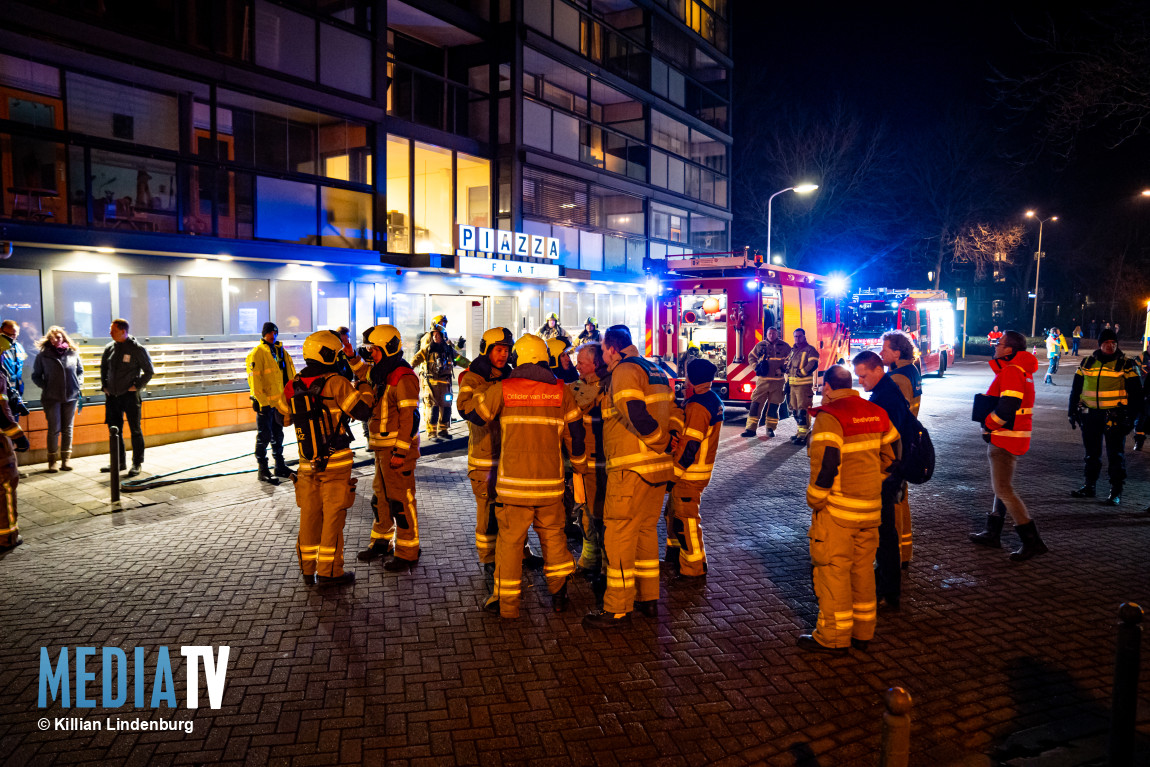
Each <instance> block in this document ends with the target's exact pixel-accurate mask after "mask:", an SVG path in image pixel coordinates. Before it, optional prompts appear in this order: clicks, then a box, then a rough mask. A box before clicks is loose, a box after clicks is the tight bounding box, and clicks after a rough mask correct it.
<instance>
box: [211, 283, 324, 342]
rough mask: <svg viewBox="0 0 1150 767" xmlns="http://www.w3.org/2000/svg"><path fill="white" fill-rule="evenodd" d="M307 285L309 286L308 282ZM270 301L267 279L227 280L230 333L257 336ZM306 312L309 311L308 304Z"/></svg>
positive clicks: (265, 319) (267, 316)
mask: <svg viewBox="0 0 1150 767" xmlns="http://www.w3.org/2000/svg"><path fill="white" fill-rule="evenodd" d="M308 285H309V287H310V283H309V284H308ZM309 292H310V291H309ZM270 303H271V302H270V293H269V292H268V281H267V280H240V279H234V278H233V279H230V280H228V316H229V318H230V322H229V324H228V329H229V330H230V331H231V332H230V334H231V335H233V336H250V335H257V336H258V335H259V334H260V330H262V329H263V326H264V323H265V322H267V321H268V318H269V314H270V312H269V309H268V307H269V304H270ZM309 303H310V302H309ZM308 313H309V314H310V313H311V312H310V306H309V312H308ZM276 324H277V325H278V324H279V323H276Z"/></svg>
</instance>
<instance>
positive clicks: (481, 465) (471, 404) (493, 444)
mask: <svg viewBox="0 0 1150 767" xmlns="http://www.w3.org/2000/svg"><path fill="white" fill-rule="evenodd" d="M514 345H515V339H514V338H513V337H512V336H511V331H510V330H508V329H507V328H491V329H490V330H487V331H485V332H484V333H483V336H482V337H481V338H480V339H479V354H480V356H478V357H476V358H475V360H474V361H473V362H472V363H471V364H470V365H469V366H468V367H467V370H464V371H463V372H462V373H460V375H459V399H458V402H457V404H458V406H459V415H461V416H463V418H464V419H465V420H466V421H467V426H468V431H469V434H468V439H467V477H468V479H470V480H471V492H472V493H473V494H474V495H475V549H476V551H477V552H478V554H479V564H480V566H481V567H482V568H483V573H484V579H485V580H486V581H487V585H488V591H491V590H492V588H493V584H494V577H495V542H496V540H497V538H498V535H499V524H498V520H497V519H496V516H495V499H496V495H495V478H496V469H497V467H498V466H499V436H500V432H499V427H498V425H496V424H488V423H486V422H484V423H479V422H477V419H475V418H474V417H473V413H474V412H475V404H476V403H477V402H478V399H477V398H478V396H479V395H480V394H483V392H485V391H487V390H488V389H490V388H491V385H492V384H493V383H495V382H496V381H501V380H503V379H505V378H507V376H508V375H509V374H510V373H511V364H510V357H511V348H512V347H513V346H514ZM523 566H524V567H528V568H531V569H538V568H540V567H542V566H543V558H542V557H540V556H538V555H537V554H535V553H534V552H532V551H531V549H530V548H529V546H528V544H527V542H526V541H524V543H523Z"/></svg>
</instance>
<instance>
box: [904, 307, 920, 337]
mask: <svg viewBox="0 0 1150 767" xmlns="http://www.w3.org/2000/svg"><path fill="white" fill-rule="evenodd" d="M902 330H903V332H905V333H917V332H918V319H917V318H916V317H915V316H914V312H912V311H911V310H910V309H903V310H902Z"/></svg>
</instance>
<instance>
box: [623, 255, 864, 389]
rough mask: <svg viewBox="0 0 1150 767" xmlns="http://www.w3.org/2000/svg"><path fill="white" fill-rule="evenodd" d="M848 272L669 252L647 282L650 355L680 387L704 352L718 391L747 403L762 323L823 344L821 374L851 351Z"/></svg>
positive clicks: (752, 386) (820, 347)
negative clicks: (844, 306)
mask: <svg viewBox="0 0 1150 767" xmlns="http://www.w3.org/2000/svg"><path fill="white" fill-rule="evenodd" d="M845 292H846V280H845V278H841V277H839V278H836V277H824V276H821V275H817V274H811V273H810V272H802V271H799V270H797V269H788V268H785V267H781V266H771V265H764V264H761V263H759V262H757V261H756V260H755V259H752V258H750V257H748V256H747V255H746V254H745V253H741V252H735V253H709V254H695V255H689V256H678V257H677V256H671V257H668V258H667V259H666V270H665V271H662V272H659V273H657V274H652V275H650V276H649V277H648V281H647V294H648V296H647V321H646V324H647V332H646V349H645V353H646V356H647V357H649V358H650V359H652V360H655V361H656V362H657V363H658V364H659V365H660V366H661V367H662V368H663V370H664V372H666V373H667V375H668V376H669V377H671V378H673V379H675V391H676V393H680V392H681V391H682V389H683V380H684V379H685V377H686V366H687V363H688V362H690V361H691V359H693V358H695V357H701V358H703V359H706V360H709V361H710V362H712V363H713V364H714V365H715V367H716V368H718V371H719V372H718V374H717V375H716V380H715V384H714V387H713V391H714V392H715V393H716V394H718V395H719V397H721V398H722V400H723V401H724V402H725V403H727V404H728V405H741V406H744V407H749V405H750V400H751V393H752V392H753V391H754V389H755V370H754V368H753V367H752V366H751V365H750V363H749V362H748V361H747V355H748V354H750V351H751V349H753V348H754V347H755V344H757V343H758V342H759V341H761V340H763V334H764V332H765V328H769V327H772V326H773V327H776V328H778V329H779V335H780V338H782V339H783V340H784V341H787V342H788V343H790V342H791V341H792V333H793V332H794V331H795V330H796V329H798V328H802V329H804V330H805V331H806V334H807V343H809V344H811V345H812V346H814V347H815V348H816V349H818V350H819V374H820V375H821V374H822V372H823V371H825V370H826V369H827V368H828V367H830V366H831V365H834V364H836V363H838V362H843V361H845V360H846V359H847V355H848V353H849V345H848V344H849V342H848V334H847V328H846V325H845V324H844V323H843V321H842V319H841V318H840V304H841V301H842V298H843V297H844V294H845Z"/></svg>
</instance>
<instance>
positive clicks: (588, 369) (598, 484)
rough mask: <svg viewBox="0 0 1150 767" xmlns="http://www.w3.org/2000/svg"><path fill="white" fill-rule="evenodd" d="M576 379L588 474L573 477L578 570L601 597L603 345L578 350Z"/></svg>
mask: <svg viewBox="0 0 1150 767" xmlns="http://www.w3.org/2000/svg"><path fill="white" fill-rule="evenodd" d="M575 369H576V370H577V371H578V373H579V379H578V380H577V381H574V382H572V383H571V384H570V385H569V388H570V389H571V394H572V395H573V396H574V397H575V405H576V406H577V407H578V408H579V412H581V413H582V414H583V427H584V430H585V431H586V442H585V444H586V447H587V450H586V452H587V473H586V474H584V475H583V476H582V478H580V477H575V478H574V481H575V482H579V481H580V479H582V482H583V498H584V500H583V503H582V510H581V511H582V519H581V525H582V528H583V550H582V552H581V553H580V555H579V563H578V570H580V571H581V572H583V573H584V574H585V575H586V576H587V577H588V578H590V579H591V584H592V586H591V588H592V591H594V592H595V594H596V596H597V597H600V598H601V597H602V595H603V592H604V591H605V590H606V588H607V581H606V577H605V576H604V575H603V574H602V573H603V504H604V501H605V500H606V497H607V457H606V455H605V454H604V453H603V400H604V392H607V391H609V390H610V388H611V373H610V372H608V370H607V363H606V362H605V361H604V359H603V347H602V345H600V344H598V343H595V342H590V343H585V344H583V345H582V346H580V347H579V351H578V352H577V353H576V356H575Z"/></svg>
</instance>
